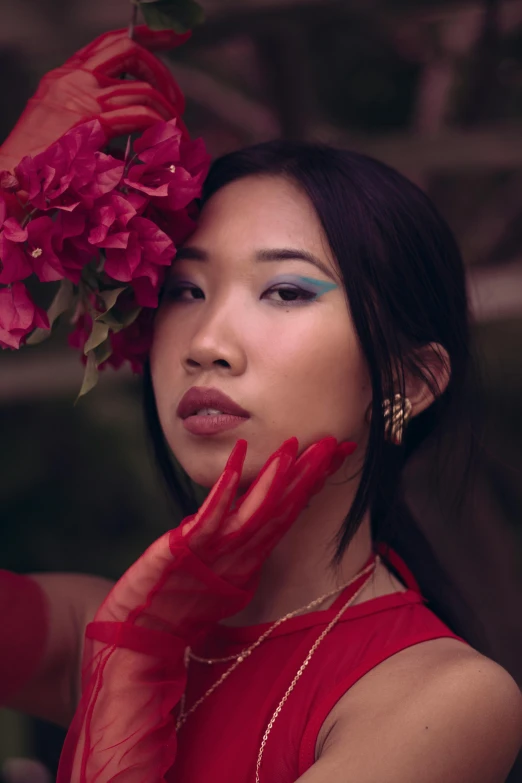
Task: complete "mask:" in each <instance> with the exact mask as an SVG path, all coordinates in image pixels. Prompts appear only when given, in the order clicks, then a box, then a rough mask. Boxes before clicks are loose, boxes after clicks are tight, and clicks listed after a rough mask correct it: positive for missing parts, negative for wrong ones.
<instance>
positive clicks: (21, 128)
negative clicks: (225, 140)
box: [0, 25, 190, 171]
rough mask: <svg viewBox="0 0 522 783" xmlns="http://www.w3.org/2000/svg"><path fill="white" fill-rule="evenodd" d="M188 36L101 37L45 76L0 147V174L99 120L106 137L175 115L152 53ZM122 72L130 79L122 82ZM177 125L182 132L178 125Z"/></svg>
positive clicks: (176, 107)
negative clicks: (93, 120)
mask: <svg viewBox="0 0 522 783" xmlns="http://www.w3.org/2000/svg"><path fill="white" fill-rule="evenodd" d="M189 36H190V33H188V34H185V35H177V34H176V33H173V32H171V31H168V30H167V31H161V32H152V31H151V30H149V29H148V28H147V27H146V26H145V25H143V26H139V27H136V28H135V38H134V39H132V40H131V39H130V38H129V37H128V32H127V30H117V31H114V32H110V33H105V34H104V35H101V36H100V37H99V38H97V39H96V40H95V41H93V42H92V43H90V44H88V45H87V46H85V47H84V48H83V49H80V51H79V52H77V53H76V54H74V55H73V56H72V57H71V58H70V59H69V60H67V62H66V63H65V64H64V65H62V66H61V67H60V68H56V69H55V70H53V71H50V72H49V73H47V74H46V75H45V76H44V77H43V78H42V80H41V81H40V84H39V86H38V89H37V90H36V93H35V94H34V95H33V97H32V98H30V99H29V101H28V102H27V106H26V108H25V110H24V112H23V113H22V116H21V117H20V119H19V120H18V122H17V124H16V125H15V127H14V129H13V130H12V131H11V133H10V135H9V136H8V137H7V139H6V141H5V142H4V144H3V145H2V146H1V147H0V171H1V170H9V171H12V169H13V168H14V166H16V165H17V163H19V162H20V160H21V159H22V158H23V157H24V156H25V155H36V154H37V153H38V152H41V151H42V150H44V149H46V148H47V147H48V146H49V145H50V144H52V143H53V142H54V141H56V140H57V139H58V138H60V136H62V135H63V134H64V133H65V132H66V131H68V130H70V129H71V128H72V127H74V126H75V125H78V124H79V123H81V122H86V121H88V120H92V119H98V120H100V122H101V123H102V125H103V127H104V129H105V131H106V133H107V137H108V138H114V137H115V136H120V135H122V134H127V133H132V132H135V131H140V130H143V129H145V128H147V127H148V126H149V125H152V124H153V123H155V122H158V121H160V120H168V119H171V118H172V117H179V116H180V115H181V114H182V113H183V110H184V99H183V95H182V93H181V91H180V89H179V87H178V86H177V84H176V82H175V80H174V79H173V77H172V74H171V73H170V71H169V70H168V68H167V67H166V66H165V65H164V64H163V63H162V62H161V61H160V60H158V58H157V57H155V56H154V55H153V54H151V52H152V51H158V50H161V49H171V48H173V47H175V46H178V45H180V44H182V43H183V42H184V41H185V40H186V39H187V38H188V37H189ZM124 74H126V75H130V76H132V77H134V78H133V80H125V79H122V78H121V76H123V75H124ZM180 126H181V127H182V128H183V127H184V126H183V125H182V123H181V121H180Z"/></svg>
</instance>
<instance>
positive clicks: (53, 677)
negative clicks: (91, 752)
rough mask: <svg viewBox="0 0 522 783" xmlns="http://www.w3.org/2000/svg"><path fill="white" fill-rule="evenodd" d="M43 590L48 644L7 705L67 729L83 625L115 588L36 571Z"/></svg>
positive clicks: (98, 580)
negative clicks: (35, 667) (31, 674)
mask: <svg viewBox="0 0 522 783" xmlns="http://www.w3.org/2000/svg"><path fill="white" fill-rule="evenodd" d="M31 579H33V580H34V581H35V582H37V583H38V584H39V586H40V587H41V589H42V590H43V592H44V595H45V598H46V603H47V611H48V627H47V633H46V642H45V648H44V651H43V654H42V657H41V660H40V663H39V665H38V668H37V670H36V672H35V673H34V675H33V676H32V677H31V679H30V680H29V681H28V682H26V683H25V684H24V686H23V687H22V688H21V689H20V690H18V691H17V692H16V693H15V694H14V695H13V696H12V697H11V698H10V699H9V701H8V703H7V704H6V705H5V706H6V707H9V708H11V709H15V710H20V711H22V712H26V713H28V714H30V715H34V716H35V717H39V718H43V719H44V720H49V721H52V722H53V723H58V724H59V725H61V726H64V727H67V726H68V725H69V722H70V720H71V718H72V716H73V714H74V710H75V709H76V702H77V694H78V677H79V671H80V664H81V655H82V648H83V637H84V631H85V626H86V625H87V623H88V622H90V621H91V620H92V618H93V617H94V615H95V613H96V610H97V609H98V607H99V605H100V604H101V603H102V601H103V600H104V598H105V596H106V595H107V593H108V592H109V590H110V589H111V587H112V583H111V582H110V581H108V580H106V579H102V578H100V577H95V576H85V575H83V574H33V575H31Z"/></svg>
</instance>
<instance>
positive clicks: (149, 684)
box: [58, 438, 355, 783]
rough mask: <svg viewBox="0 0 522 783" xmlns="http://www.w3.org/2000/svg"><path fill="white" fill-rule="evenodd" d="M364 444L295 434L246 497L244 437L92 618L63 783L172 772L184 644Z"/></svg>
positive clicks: (241, 589) (240, 594) (212, 619)
mask: <svg viewBox="0 0 522 783" xmlns="http://www.w3.org/2000/svg"><path fill="white" fill-rule="evenodd" d="M354 448H355V444H353V443H342V444H340V445H339V446H338V445H337V443H336V441H335V439H334V438H324V439H323V440H321V441H319V442H318V443H314V444H313V445H312V446H310V447H309V448H308V449H307V450H306V451H305V452H304V453H303V454H302V455H301V456H300V457H299V459H296V456H297V449H298V442H297V440H296V438H291V439H290V440H289V441H286V442H285V443H283V445H282V446H281V448H279V449H278V450H277V451H276V452H275V453H274V454H273V455H272V456H271V457H270V458H269V460H268V461H267V462H266V464H265V465H264V467H263V468H262V470H261V471H260V473H259V475H258V477H257V479H256V481H255V482H254V483H253V484H252V486H251V487H250V488H249V490H248V492H247V493H246V494H245V495H244V496H243V497H242V498H241V499H240V500H239V501H236V500H235V496H236V492H237V488H238V486H239V483H240V479H241V472H242V468H243V463H244V460H245V455H246V442H245V441H241V440H240V441H238V442H237V444H236V446H235V448H234V449H233V451H232V454H231V455H230V458H229V460H228V462H227V464H226V466H225V469H224V471H223V473H222V474H221V477H220V478H219V480H218V481H217V483H216V484H215V485H214V487H213V488H212V490H211V491H210V493H209V495H208V497H207V498H206V500H205V502H204V503H203V505H202V507H201V508H200V510H199V511H198V512H197V514H195V515H194V516H193V517H189V518H187V519H186V520H184V521H183V522H182V524H181V526H180V527H179V528H177V529H175V530H172V531H170V532H169V533H166V534H165V535H164V536H162V537H161V538H160V539H158V541H156V542H155V543H154V544H152V546H151V547H149V549H147V551H146V552H145V553H144V554H143V555H142V556H141V557H140V558H139V560H138V561H137V562H136V563H135V564H134V565H133V566H131V568H130V569H129V570H128V571H127V572H126V573H125V574H124V575H123V577H122V578H121V579H120V580H119V582H118V583H117V584H116V585H115V586H114V588H113V589H112V590H111V592H110V593H109V595H108V596H107V598H106V600H105V601H104V603H103V604H102V606H101V607H100V609H99V610H98V612H97V614H96V617H95V620H94V622H93V623H91V624H90V625H89V626H87V639H86V647H85V650H86V652H85V656H84V660H85V666H84V671H83V676H84V683H83V694H82V699H81V703H80V706H79V708H78V710H77V712H76V715H75V716H74V720H73V722H72V724H71V728H70V730H69V732H68V734H67V738H66V740H65V744H64V749H63V752H62V757H61V759H60V768H59V773H58V783H91V781H96V782H97V783H109V781H113V780H116V779H118V780H128V781H129V782H130V781H141V780H145V779H146V780H147V781H148V782H149V783H164V781H165V775H166V773H167V771H168V770H169V769H170V768H171V767H172V766H173V764H174V761H175V757H176V747H177V741H176V731H175V722H174V717H173V712H174V709H175V707H176V704H177V703H178V701H179V699H180V698H181V695H182V693H183V691H184V689H185V684H186V669H185V666H184V651H185V648H186V646H187V645H188V644H191V643H192V642H193V641H194V639H196V638H197V637H198V636H200V635H201V634H203V633H206V632H208V630H209V629H210V628H211V627H212V625H213V624H215V623H216V622H217V621H218V620H220V619H222V618H224V617H227V616H229V615H231V614H234V613H235V612H237V611H239V610H240V609H241V608H243V607H244V606H246V604H247V603H248V602H249V601H250V600H251V598H252V596H253V593H254V590H255V588H256V585H257V581H258V577H259V573H260V569H261V566H262V564H263V562H264V561H265V559H266V558H267V557H268V555H269V554H270V552H271V551H272V549H273V548H274V547H275V546H276V544H277V543H278V541H280V540H281V538H282V537H283V536H284V534H285V533H286V532H287V531H288V529H289V528H290V527H291V525H292V524H293V523H294V522H295V520H296V518H297V516H298V515H299V513H300V512H301V510H302V509H303V508H304V506H305V505H306V503H307V502H308V500H309V499H310V497H311V496H312V495H313V494H315V493H316V492H318V491H319V490H320V489H321V487H322V486H323V484H324V482H325V480H326V478H327V477H328V476H329V475H331V474H332V473H334V472H335V471H336V470H338V469H339V467H340V466H341V464H342V462H343V461H344V459H345V458H346V457H347V456H348V455H349V454H351V453H352V452H353V450H354Z"/></svg>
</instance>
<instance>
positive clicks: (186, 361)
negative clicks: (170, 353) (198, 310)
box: [182, 303, 247, 375]
mask: <svg viewBox="0 0 522 783" xmlns="http://www.w3.org/2000/svg"><path fill="white" fill-rule="evenodd" d="M239 309H240V308H239V307H233V306H232V303H229V305H228V306H227V305H224V304H221V305H220V306H216V307H214V308H213V310H212V311H210V310H209V309H207V308H205V312H204V313H202V317H201V320H200V321H199V322H198V323H197V324H196V325H195V328H194V331H193V333H192V335H191V336H190V339H189V343H188V346H187V350H186V352H185V354H184V355H183V356H182V363H183V366H184V368H185V370H186V371H187V372H188V373H191V374H193V373H194V372H201V371H202V370H215V369H217V368H221V369H223V370H225V371H227V373H228V374H229V375H230V374H231V375H241V374H242V373H243V372H244V371H245V369H246V365H247V357H246V351H245V346H244V343H243V341H242V339H241V331H242V330H241V322H242V321H243V318H242V316H241V313H240V312H239Z"/></svg>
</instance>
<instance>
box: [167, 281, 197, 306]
mask: <svg viewBox="0 0 522 783" xmlns="http://www.w3.org/2000/svg"><path fill="white" fill-rule="evenodd" d="M163 298H164V299H168V300H169V301H171V302H194V301H195V300H196V299H204V298H205V294H204V293H203V291H202V290H201V288H198V287H197V286H196V285H191V284H190V283H178V282H175V281H172V282H171V283H167V285H166V286H165V290H164V292H163Z"/></svg>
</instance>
